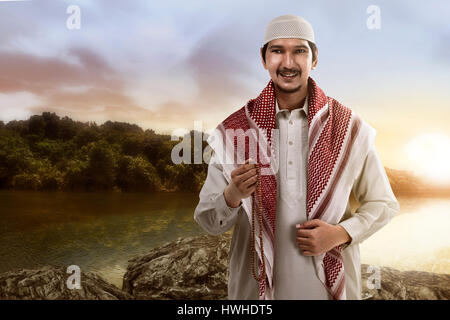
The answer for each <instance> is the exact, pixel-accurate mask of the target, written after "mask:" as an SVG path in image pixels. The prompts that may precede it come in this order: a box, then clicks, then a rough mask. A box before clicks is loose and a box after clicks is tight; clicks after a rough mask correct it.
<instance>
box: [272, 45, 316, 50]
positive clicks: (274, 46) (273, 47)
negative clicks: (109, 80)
mask: <svg viewBox="0 0 450 320" xmlns="http://www.w3.org/2000/svg"><path fill="white" fill-rule="evenodd" d="M283 48H284V47H283V46H281V45H277V44H273V45H271V46H270V47H269V49H283ZM294 48H305V49H309V48H308V46H306V45H304V44H300V45H298V46H295V47H294Z"/></svg>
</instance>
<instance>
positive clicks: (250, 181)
mask: <svg viewBox="0 0 450 320" xmlns="http://www.w3.org/2000/svg"><path fill="white" fill-rule="evenodd" d="M256 182H258V177H257V176H253V177H250V178H248V179H247V180H245V181H244V182H243V183H242V185H243V186H244V187H248V186H251V185H253V184H255V183H256Z"/></svg>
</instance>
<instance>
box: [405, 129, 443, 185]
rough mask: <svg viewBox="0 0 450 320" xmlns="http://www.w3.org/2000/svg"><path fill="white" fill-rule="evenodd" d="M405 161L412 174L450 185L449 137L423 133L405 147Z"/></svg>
mask: <svg viewBox="0 0 450 320" xmlns="http://www.w3.org/2000/svg"><path fill="white" fill-rule="evenodd" d="M405 154H406V155H407V159H406V160H407V161H408V162H410V163H411V164H412V166H413V167H414V168H415V170H414V173H416V174H417V175H418V176H420V177H423V178H426V179H428V180H430V181H431V182H434V183H438V184H450V167H449V163H450V137H449V136H447V135H444V134H440V133H423V134H420V135H418V136H416V137H414V138H413V139H411V140H410V141H409V142H408V143H407V144H406V145H405Z"/></svg>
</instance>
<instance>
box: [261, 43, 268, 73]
mask: <svg viewBox="0 0 450 320" xmlns="http://www.w3.org/2000/svg"><path fill="white" fill-rule="evenodd" d="M259 55H260V56H261V62H262V64H263V67H264V69H266V70H267V66H266V63H265V62H264V58H263V48H261V49H259Z"/></svg>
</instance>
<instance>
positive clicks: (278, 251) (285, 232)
mask: <svg viewBox="0 0 450 320" xmlns="http://www.w3.org/2000/svg"><path fill="white" fill-rule="evenodd" d="M307 100H308V99H305V105H304V106H303V108H299V109H295V110H292V111H291V112H289V111H287V110H284V111H281V110H279V109H278V105H277V106H276V108H277V118H276V127H277V128H278V129H279V134H280V140H279V141H280V143H279V146H277V153H278V159H279V161H280V162H279V165H280V167H279V171H278V173H277V182H278V183H277V185H278V188H279V189H278V192H277V196H278V198H277V220H276V235H275V258H274V298H275V299H329V298H330V296H329V294H328V292H327V291H326V289H325V287H324V286H323V284H322V283H321V282H320V280H319V278H318V277H317V275H316V273H315V270H314V265H313V261H312V257H305V256H303V255H302V254H301V251H300V249H298V248H297V246H296V243H295V232H296V230H295V224H297V223H302V222H304V221H306V173H307V154H308V138H307V134H308V124H307V118H306V113H307V108H308V105H307ZM290 142H291V143H290ZM299 155H300V156H299ZM213 157H214V155H213ZM227 185H228V181H227V178H226V177H225V176H224V174H223V171H222V166H221V165H220V164H219V163H218V161H214V160H213V159H212V161H210V164H209V167H208V175H207V178H206V180H205V184H204V185H203V187H202V190H201V191H200V195H199V197H200V201H199V203H198V205H197V207H196V209H195V212H194V219H195V220H196V221H197V222H198V223H199V225H200V226H201V227H202V228H203V229H204V230H205V231H206V232H208V233H209V234H213V235H218V234H222V233H224V232H226V231H228V230H230V229H231V228H232V227H233V226H234V230H233V237H232V240H231V248H230V272H229V280H228V298H229V299H258V292H259V289H258V284H257V282H256V281H255V279H253V277H252V274H251V259H250V257H251V256H250V244H251V229H250V224H249V221H248V217H247V214H246V213H245V211H244V208H243V207H242V205H241V206H239V207H237V208H230V207H228V206H227V204H226V202H225V199H224V196H223V191H224V189H225V187H226V186H227ZM352 191H353V193H354V196H355V198H356V199H357V200H358V202H359V203H360V206H359V208H358V209H357V210H356V212H355V213H354V214H352V213H351V209H350V203H349V202H348V204H347V208H346V211H345V214H344V216H343V217H342V219H341V221H340V222H339V224H340V225H341V226H342V227H344V228H345V230H346V231H347V232H348V234H349V235H350V237H351V238H352V241H351V243H350V244H349V245H348V246H347V247H346V248H345V249H344V250H343V252H342V257H343V261H344V270H345V277H346V282H345V288H346V296H347V299H361V267H360V256H359V243H361V242H362V241H364V240H365V239H367V238H368V237H369V236H370V235H372V234H373V233H375V232H376V231H378V230H379V229H380V228H381V227H383V226H384V225H385V224H387V223H388V222H389V220H390V219H391V218H392V217H393V216H394V215H395V214H396V213H397V212H398V211H399V209H400V207H399V204H398V202H397V199H396V198H395V196H394V194H393V192H392V189H391V186H390V184H389V180H388V178H387V175H386V172H385V170H384V167H383V165H382V163H381V161H380V159H379V156H378V154H377V151H376V149H375V147H374V146H372V148H371V149H370V151H369V153H368V155H367V157H366V159H365V162H364V165H363V167H362V170H361V172H360V174H359V175H358V177H357V179H356V180H355V182H354V184H353V188H352Z"/></svg>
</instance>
